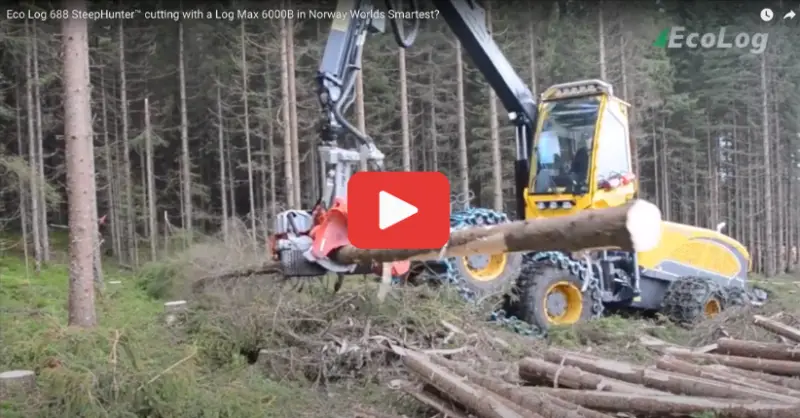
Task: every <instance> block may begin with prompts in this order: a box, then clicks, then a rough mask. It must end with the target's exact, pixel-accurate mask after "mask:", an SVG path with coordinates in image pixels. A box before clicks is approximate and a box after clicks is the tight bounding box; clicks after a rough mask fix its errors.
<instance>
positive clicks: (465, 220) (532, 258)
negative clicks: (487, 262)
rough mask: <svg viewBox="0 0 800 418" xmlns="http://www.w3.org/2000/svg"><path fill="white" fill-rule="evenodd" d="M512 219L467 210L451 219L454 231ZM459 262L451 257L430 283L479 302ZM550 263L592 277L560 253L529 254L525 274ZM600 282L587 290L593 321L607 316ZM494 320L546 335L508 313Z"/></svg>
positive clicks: (483, 210)
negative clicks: (530, 268) (450, 287)
mask: <svg viewBox="0 0 800 418" xmlns="http://www.w3.org/2000/svg"><path fill="white" fill-rule="evenodd" d="M508 221H509V218H508V215H506V214H505V213H502V212H497V211H494V210H491V209H486V208H467V209H464V210H462V211H458V212H453V213H452V214H451V215H450V228H451V230H454V231H455V230H459V229H464V228H468V227H472V226H479V225H496V224H500V223H505V222H508ZM456 262H459V258H458V257H450V258H447V259H445V260H443V263H444V265H445V272H444V273H443V274H440V275H436V276H433V277H430V278H429V280H430V279H433V280H436V281H440V282H444V283H448V284H451V285H454V286H456V287H457V289H458V292H459V294H460V295H461V296H462V297H463V298H464V299H465V300H467V301H470V302H472V301H475V293H474V292H473V291H472V290H471V289H469V288H468V287H467V286H465V285H464V281H463V278H461V277H460V275H459V274H458V270H457V269H456V265H455V263H456ZM539 263H546V264H550V265H552V266H554V267H557V268H559V269H562V270H564V271H568V272H569V273H570V274H571V275H573V276H575V277H577V278H578V279H580V280H581V282H584V281H585V280H586V279H587V277H588V276H589V274H588V272H589V269H588V266H587V265H586V264H585V263H582V262H580V261H576V260H573V259H572V258H570V257H569V256H568V255H567V254H565V253H562V252H559V251H546V252H540V253H530V254H525V256H524V258H523V266H522V268H523V271H524V270H525V269H526V265H529V264H539ZM599 284H600V281H599V279H598V278H597V277H594V275H592V279H591V282H590V283H589V285H588V287H587V288H586V289H587V290H586V292H584V293H585V294H589V295H591V297H592V300H593V302H594V303H593V304H592V318H597V317H599V316H600V315H602V314H603V309H604V307H603V303H602V301H601V296H600V286H599ZM490 320H491V321H493V322H496V323H498V324H500V325H502V326H503V327H505V328H508V329H509V330H511V331H513V332H516V333H518V334H522V335H526V336H530V337H536V338H542V337H544V336H545V335H546V332H545V331H544V330H542V329H540V328H539V327H538V326H536V325H533V324H529V323H527V322H525V321H523V320H521V319H519V318H517V317H515V316H507V315H506V312H505V311H504V310H502V309H501V310H498V311H495V312H492V314H491V316H490Z"/></svg>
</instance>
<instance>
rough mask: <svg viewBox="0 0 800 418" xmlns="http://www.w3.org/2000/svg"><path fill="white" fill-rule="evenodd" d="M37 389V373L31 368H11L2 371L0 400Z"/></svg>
mask: <svg viewBox="0 0 800 418" xmlns="http://www.w3.org/2000/svg"><path fill="white" fill-rule="evenodd" d="M35 389H36V373H34V372H32V371H31V370H11V371H8V372H3V373H0V401H3V400H6V399H11V398H14V397H16V396H19V395H26V394H29V393H31V392H33V391H34V390H35Z"/></svg>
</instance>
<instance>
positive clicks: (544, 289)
mask: <svg viewBox="0 0 800 418" xmlns="http://www.w3.org/2000/svg"><path fill="white" fill-rule="evenodd" d="M581 287H582V283H581V280H580V279H579V278H578V277H575V276H574V275H573V274H571V273H570V272H569V271H567V270H564V269H560V268H558V267H555V266H553V265H551V264H550V263H546V262H528V263H525V264H524V265H523V268H522V278H521V279H520V281H519V283H518V286H517V296H518V298H519V299H518V300H517V301H515V302H514V303H513V305H514V308H513V309H512V310H513V312H514V313H515V314H516V315H517V317H518V318H520V319H522V320H523V321H525V322H528V323H530V324H533V325H537V326H539V327H541V328H542V329H548V328H549V327H551V326H553V325H572V324H575V323H577V322H581V321H587V320H589V319H592V318H594V317H595V316H596V315H595V308H594V307H595V306H596V305H599V306H602V300H601V295H600V292H599V290H596V289H595V290H592V291H589V292H586V293H583V292H581Z"/></svg>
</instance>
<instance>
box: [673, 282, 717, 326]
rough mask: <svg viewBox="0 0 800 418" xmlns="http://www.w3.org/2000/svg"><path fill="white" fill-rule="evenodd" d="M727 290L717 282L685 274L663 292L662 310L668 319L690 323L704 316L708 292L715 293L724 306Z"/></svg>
mask: <svg viewBox="0 0 800 418" xmlns="http://www.w3.org/2000/svg"><path fill="white" fill-rule="evenodd" d="M726 293H727V292H726V291H725V289H724V288H723V287H722V286H720V285H719V284H718V283H717V282H715V281H713V280H711V279H709V278H706V277H696V276H686V277H681V278H679V279H677V280H676V281H674V282H672V283H671V284H670V285H669V287H668V288H667V291H666V293H664V299H663V301H662V305H661V307H662V311H661V313H662V314H664V315H665V316H666V317H667V318H669V319H670V320H673V321H675V322H678V323H684V324H692V323H694V322H696V321H698V320H701V319H703V318H705V311H704V309H705V303H706V301H707V296H708V295H709V294H711V295H716V296H717V298H718V299H719V302H720V303H721V304H722V305H723V306H722V307H723V308H724V306H725V304H726V302H727V299H728V298H727V297H726V296H727V294H726Z"/></svg>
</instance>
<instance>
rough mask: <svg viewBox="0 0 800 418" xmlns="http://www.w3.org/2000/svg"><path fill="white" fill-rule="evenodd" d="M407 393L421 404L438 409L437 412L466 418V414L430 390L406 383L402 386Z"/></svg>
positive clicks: (456, 417)
mask: <svg viewBox="0 0 800 418" xmlns="http://www.w3.org/2000/svg"><path fill="white" fill-rule="evenodd" d="M403 391H405V392H406V393H407V394H409V395H411V397H413V398H414V399H416V400H418V401H419V402H421V403H422V404H423V405H425V406H427V407H429V408H431V409H434V410H436V411H439V413H441V414H443V415H444V416H447V417H450V418H468V417H467V414H465V413H462V412H461V411H457V410H455V409H454V408H453V407H452V406H451V405H450V402H448V401H446V400H444V399H442V398H441V397H440V396H438V395H436V394H435V393H432V392H431V391H430V390H426V389H424V388H423V389H418V388H413V387H412V386H410V385H408V386H406V387H404V388H403Z"/></svg>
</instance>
